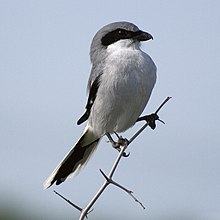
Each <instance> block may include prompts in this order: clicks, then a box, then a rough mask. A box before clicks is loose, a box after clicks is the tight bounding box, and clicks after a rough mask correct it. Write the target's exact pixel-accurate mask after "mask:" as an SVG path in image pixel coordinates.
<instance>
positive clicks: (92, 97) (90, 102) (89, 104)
mask: <svg viewBox="0 0 220 220" xmlns="http://www.w3.org/2000/svg"><path fill="white" fill-rule="evenodd" d="M100 76H101V75H99V76H97V77H96V78H95V80H94V82H93V83H92V86H91V88H90V91H89V97H88V101H87V104H86V112H85V113H84V114H83V116H82V117H81V118H80V119H79V120H78V121H77V125H80V124H82V123H83V122H85V121H86V120H87V119H88V118H89V115H90V111H91V108H92V105H93V103H94V101H95V98H96V95H97V91H98V88H99V85H100Z"/></svg>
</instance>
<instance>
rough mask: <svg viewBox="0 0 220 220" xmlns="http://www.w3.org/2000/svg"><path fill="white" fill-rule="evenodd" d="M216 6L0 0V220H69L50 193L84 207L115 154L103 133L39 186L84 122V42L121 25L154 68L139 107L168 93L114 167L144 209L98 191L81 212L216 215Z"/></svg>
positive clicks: (160, 218) (183, 218)
mask: <svg viewBox="0 0 220 220" xmlns="http://www.w3.org/2000/svg"><path fill="white" fill-rule="evenodd" d="M219 11H220V2H219V1H217V0H213V1H208V0H207V1H205V0H194V1H191V0H186V1H174V0H168V1H162V0H155V1H148V0H142V1H131V0H124V1H118V0H112V1H108V2H107V1H101V0H94V1H87V2H86V1H71V0H63V1H58V0H53V1H52V0H38V1H34V0H20V1H15V0H14V1H13V0H0V60H1V61H0V106H1V107H0V143H1V146H0V161H1V165H0V216H1V217H0V219H16V220H17V219H78V217H79V213H78V211H77V210H75V209H73V208H72V207H71V206H69V205H68V204H67V203H65V202H64V201H62V200H61V199H60V198H59V197H58V196H56V195H55V194H54V193H53V190H54V189H55V190H57V191H58V192H60V193H61V194H63V195H64V196H66V197H67V198H69V199H70V200H71V201H72V202H75V203H76V204H78V205H79V206H82V207H84V206H86V205H87V203H88V202H89V201H90V199H91V198H92V197H93V195H94V194H95V193H96V191H97V190H98V188H99V187H100V186H101V184H102V183H103V181H104V179H103V177H102V176H101V174H100V173H99V169H100V168H101V169H102V170H103V171H105V172H106V173H107V172H108V171H109V170H110V168H111V166H112V164H113V162H114V160H115V158H116V156H117V152H116V151H115V150H113V149H112V147H111V146H110V144H108V143H107V142H106V140H107V139H106V138H103V140H102V142H101V143H100V145H99V148H98V150H97V152H96V154H95V155H94V157H93V158H92V160H91V161H90V162H89V164H88V166H87V167H86V168H85V169H84V170H83V172H82V173H80V175H78V176H77V177H76V178H75V179H73V180H68V181H66V182H65V183H64V184H62V185H60V186H59V187H57V186H53V187H51V188H50V189H48V190H43V182H44V180H45V179H46V178H47V177H48V175H49V174H50V173H51V171H52V170H53V169H54V168H55V166H56V165H57V164H58V163H59V162H60V160H61V159H62V158H63V157H64V155H65V154H66V153H67V152H68V151H69V149H70V148H71V146H72V145H73V144H74V143H75V142H76V140H77V139H78V138H79V136H80V134H81V132H82V130H83V128H84V125H81V126H77V125H76V121H77V120H78V119H79V117H80V116H81V115H82V113H83V112H84V107H85V104H86V101H87V96H86V85H87V79H88V76H89V73H90V68H91V65H90V61H89V47H90V43H91V40H92V38H93V36H94V34H95V33H96V32H97V31H98V30H99V29H100V28H101V27H102V26H104V25H106V24H108V23H110V22H114V21H121V20H125V21H130V22H133V23H135V24H136V25H138V26H139V28H141V29H142V30H145V31H147V32H149V33H151V34H152V35H153V36H154V40H153V41H148V42H145V43H144V44H143V46H142V49H143V50H144V51H146V52H147V53H148V54H150V56H151V57H152V58H153V60H154V61H155V63H156V64H157V67H158V80H157V83H156V86H155V89H154V91H153V94H152V96H151V99H150V102H149V104H148V106H147V108H146V109H145V112H144V113H146V114H147V113H152V112H153V111H155V110H156V108H157V107H158V106H159V105H160V103H161V102H162V101H163V100H164V99H165V98H166V97H167V96H172V97H173V98H172V99H171V101H169V102H168V103H167V105H166V106H165V107H164V108H163V109H162V110H161V112H160V114H159V115H160V118H161V119H162V120H164V121H165V122H166V124H165V125H163V124H161V123H158V124H157V129H156V130H154V131H152V130H150V129H149V128H147V129H146V130H145V131H144V132H143V133H142V134H141V135H140V136H139V137H138V139H137V140H136V141H135V142H133V143H132V144H131V145H130V146H129V149H128V152H130V153H131V154H130V157H129V158H125V159H123V160H122V161H121V163H120V166H119V168H118V169H117V171H116V174H115V180H117V181H118V182H119V183H122V184H123V185H124V186H125V187H127V188H129V189H131V190H133V191H134V195H135V196H137V198H139V200H140V201H141V202H142V203H143V204H144V205H145V206H146V210H143V209H142V208H141V207H140V206H139V205H138V204H137V203H135V202H134V201H133V200H132V199H131V198H130V197H129V196H128V195H127V194H125V193H124V192H122V191H121V190H120V189H118V188H115V187H114V186H110V187H108V189H107V190H106V191H105V192H104V194H103V195H102V197H101V198H100V199H99V200H98V201H97V203H96V204H95V206H94V211H93V212H92V213H91V214H90V215H89V219H107V220H110V219H128V220H130V219H140V220H144V219H148V220H177V219H178V220H220V172H219V170H220V128H219V124H220V119H219V111H220V102H219V100H220V92H219V85H220V52H219V51H220V29H219V26H220V13H219ZM140 126H141V124H139V125H136V126H135V127H133V128H132V129H130V130H129V131H127V132H126V133H124V134H123V136H124V137H128V138H129V137H130V136H131V135H132V134H133V133H134V132H135V131H136V130H137V129H138V128H139V127H140Z"/></svg>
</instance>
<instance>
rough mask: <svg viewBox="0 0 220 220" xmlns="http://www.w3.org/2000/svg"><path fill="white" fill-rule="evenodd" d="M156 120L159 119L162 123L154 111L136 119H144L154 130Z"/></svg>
mask: <svg viewBox="0 0 220 220" xmlns="http://www.w3.org/2000/svg"><path fill="white" fill-rule="evenodd" d="M156 120H159V121H160V122H162V123H164V122H163V121H162V120H160V119H159V116H158V115H157V114H156V113H152V114H150V115H145V116H142V117H139V118H138V119H137V122H138V121H146V122H147V123H148V125H149V126H150V127H151V129H153V130H154V129H155V128H156V123H155V121H156ZM164 124H165V123H164Z"/></svg>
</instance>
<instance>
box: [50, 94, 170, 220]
mask: <svg viewBox="0 0 220 220" xmlns="http://www.w3.org/2000/svg"><path fill="white" fill-rule="evenodd" d="M170 99H171V97H167V98H166V99H165V100H164V101H163V103H162V104H161V105H160V106H159V107H158V109H157V110H156V111H155V114H157V113H158V112H159V111H160V110H161V108H162V107H163V106H164V105H165V104H166V103H167V102H168V101H169V100H170ZM157 120H159V121H161V122H163V121H162V120H160V119H159V117H158V119H157ZM148 125H149V123H148V122H146V123H145V124H144V125H143V126H142V127H141V128H140V129H139V130H138V131H137V132H136V133H135V134H134V135H133V136H132V137H131V138H130V140H127V139H123V138H121V137H119V140H118V142H114V140H113V139H112V137H111V136H110V134H107V137H108V138H109V141H110V142H111V144H112V145H113V147H114V148H116V149H118V148H119V147H118V146H120V151H119V154H118V157H117V158H116V160H115V162H114V164H113V166H112V168H111V170H110V172H109V174H108V175H106V174H105V173H104V172H103V171H102V170H101V169H100V172H101V174H102V175H103V176H104V178H105V182H104V183H103V185H102V186H101V187H100V189H99V190H98V192H97V193H96V195H95V196H94V197H93V198H92V200H91V201H90V202H89V204H88V205H87V206H86V207H85V208H80V207H79V206H77V205H75V204H74V203H72V202H71V201H70V200H68V199H66V198H65V197H63V196H62V195H61V194H59V193H57V192H56V191H54V192H55V193H56V194H57V195H59V196H60V197H61V198H63V199H64V200H65V201H66V202H68V203H69V204H70V205H72V206H73V207H74V208H76V209H77V210H79V211H80V212H81V215H80V218H79V220H84V218H85V217H87V215H88V214H89V213H90V212H91V211H92V210H91V211H90V209H91V208H92V207H93V205H94V204H95V202H96V201H97V199H98V198H99V197H100V196H101V195H102V193H103V191H104V190H105V189H106V187H107V186H108V185H109V184H113V185H115V186H117V187H119V188H120V189H122V190H123V191H125V192H126V193H128V194H129V195H130V196H131V197H132V198H133V199H134V200H135V201H136V202H137V203H138V204H139V205H140V206H141V207H142V208H143V209H145V207H144V205H143V204H142V203H141V202H140V201H139V200H138V199H137V198H136V197H135V196H134V195H133V192H132V191H131V190H128V189H126V188H125V187H124V186H122V185H120V184H118V183H117V182H115V181H114V180H113V179H112V178H113V175H114V173H115V171H116V168H117V166H118V164H119V162H120V160H121V158H122V157H123V156H125V155H126V154H125V150H126V148H127V147H128V145H129V144H130V143H131V142H132V141H134V140H135V139H136V138H137V137H138V136H139V135H140V134H141V132H142V131H143V130H144V129H145V128H146V127H147V126H148Z"/></svg>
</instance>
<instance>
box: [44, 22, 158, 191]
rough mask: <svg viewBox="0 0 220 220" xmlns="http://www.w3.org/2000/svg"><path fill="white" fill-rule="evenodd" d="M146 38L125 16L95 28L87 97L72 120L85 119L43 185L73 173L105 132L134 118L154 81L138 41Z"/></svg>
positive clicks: (131, 122)
mask: <svg viewBox="0 0 220 220" xmlns="http://www.w3.org/2000/svg"><path fill="white" fill-rule="evenodd" d="M150 39H153V37H152V36H151V35H150V34H149V33H146V32H144V31H141V30H140V29H139V28H138V27H137V26H136V25H134V24H132V23H129V22H124V21H123V22H115V23H111V24H108V25H106V26H104V27H103V28H101V29H100V30H99V31H98V32H97V33H96V35H95V36H94V38H93V40H92V44H91V47H90V59H91V63H92V70H91V74H90V77H89V81H88V101H87V104H86V107H85V113H84V114H83V116H82V117H81V118H80V119H79V120H78V122H77V124H78V125H79V124H81V123H83V122H85V121H87V125H86V127H85V129H84V132H83V133H82V135H81V137H80V138H79V140H78V141H77V143H76V144H75V145H74V146H73V148H72V149H71V150H70V151H69V153H68V154H67V155H66V156H65V157H64V159H63V160H62V161H61V162H60V164H59V165H58V166H57V167H56V169H55V170H54V171H53V172H52V174H51V175H50V176H49V177H48V178H47V180H46V181H45V182H44V188H48V187H50V186H51V185H52V184H54V183H56V184H57V185H58V184H60V183H62V182H64V181H65V180H66V178H67V177H68V176H69V175H70V174H73V175H76V174H77V173H78V172H79V171H80V170H81V169H82V168H83V167H84V166H85V165H86V163H87V162H88V160H89V159H90V157H91V155H92V154H93V152H94V151H95V149H96V147H97V145H98V143H99V141H100V139H101V138H102V137H103V136H104V135H106V134H108V135H109V134H112V133H114V132H117V133H120V132H123V131H125V130H127V129H128V128H130V127H131V126H133V125H134V124H135V123H136V121H138V118H139V116H140V115H141V113H142V112H143V110H144V108H145V106H146V104H147V102H148V100H149V98H150V95H151V92H152V89H153V87H154V84H155V82H156V66H155V64H154V62H153V61H152V59H151V58H150V56H149V55H147V54H146V53H144V52H143V51H142V50H141V49H140V42H141V41H147V40H150ZM71 176H72V175H71Z"/></svg>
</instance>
